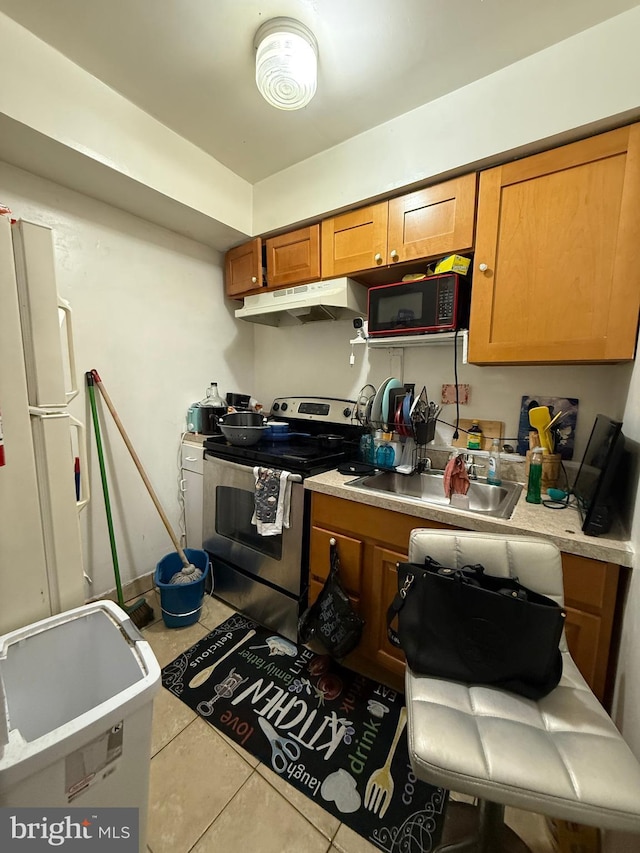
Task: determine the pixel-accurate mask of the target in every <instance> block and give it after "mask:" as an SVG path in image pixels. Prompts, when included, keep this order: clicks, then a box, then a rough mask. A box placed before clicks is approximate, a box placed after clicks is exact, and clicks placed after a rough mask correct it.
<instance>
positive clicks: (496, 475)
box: [487, 438, 502, 486]
mask: <svg viewBox="0 0 640 853" xmlns="http://www.w3.org/2000/svg"><path fill="white" fill-rule="evenodd" d="M501 482H502V479H501V478H500V440H499V439H497V438H494V439H493V441H492V442H491V451H490V453H489V471H488V473H487V483H491V485H492V486H499V485H500V483H501Z"/></svg>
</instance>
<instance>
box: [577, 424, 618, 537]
mask: <svg viewBox="0 0 640 853" xmlns="http://www.w3.org/2000/svg"><path fill="white" fill-rule="evenodd" d="M623 450H624V436H623V434H622V423H621V422H620V421H614V420H612V419H611V418H608V417H607V416H606V415H596V420H595V423H594V424H593V428H592V430H591V435H590V437H589V441H588V442H587V447H586V449H585V451H584V456H583V457H582V462H581V463H580V468H579V470H578V476H577V477H576V480H575V483H574V484H573V494H574V495H575V498H576V502H577V505H578V511H579V512H580V517H581V519H582V530H583V532H584V533H586V534H587V535H588V536H600V535H601V534H603V533H607V532H608V531H609V529H610V527H611V524H612V522H613V520H614V517H615V514H616V505H617V500H618V497H619V495H618V491H619V490H618V488H617V486H618V485H619V483H618V479H619V478H618V469H619V467H620V460H621V458H622V453H623Z"/></svg>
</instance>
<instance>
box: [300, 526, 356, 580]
mask: <svg viewBox="0 0 640 853" xmlns="http://www.w3.org/2000/svg"><path fill="white" fill-rule="evenodd" d="M332 537H333V538H334V539H335V540H336V542H337V546H338V557H339V558H340V580H341V581H342V585H343V586H344V588H345V591H346V592H348V593H349V594H350V595H354V596H358V595H359V594H360V584H361V577H362V542H361V541H360V540H359V539H352V538H351V537H349V536H344V535H343V534H340V533H335V532H333V531H332V530H323V529H322V528H320V527H316V525H315V524H314V525H313V527H312V528H311V542H310V545H309V574H310V577H311V579H312V580H313V579H315V580H317V581H319V582H321V583H322V582H324V581H325V580H326V579H327V578H328V577H329V570H330V568H331V563H330V548H329V541H330V540H331V538H332Z"/></svg>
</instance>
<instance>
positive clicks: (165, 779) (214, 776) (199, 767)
mask: <svg viewBox="0 0 640 853" xmlns="http://www.w3.org/2000/svg"><path fill="white" fill-rule="evenodd" d="M252 772H253V771H252V769H251V767H249V765H248V764H247V763H246V762H245V761H243V760H242V759H241V758H240V756H239V755H238V754H237V753H236V752H234V750H232V749H230V748H229V746H228V745H227V744H226V743H225V742H224V741H223V740H222V738H220V737H218V736H217V734H216V732H215V730H214V729H212V727H211V726H209V725H208V724H207V723H205V722H203V721H202V720H201V719H200V718H196V719H195V720H194V721H193V723H191V724H190V725H189V726H187V728H186V729H184V730H183V731H182V732H180V734H179V735H177V736H176V737H175V738H174V739H173V740H172V741H171V743H169V744H167V746H166V747H165V748H164V749H163V750H161V752H159V753H158V754H157V755H156V756H154V758H153V759H152V760H151V774H150V780H149V823H148V832H147V836H148V837H147V840H148V843H149V847H151V849H152V850H153V853H187V851H188V850H190V849H191V847H192V846H193V845H194V844H195V842H196V841H197V839H198V838H199V837H200V836H201V835H202V833H203V832H205V831H206V829H207V827H208V826H209V825H210V824H211V822H212V821H213V820H215V818H216V817H217V816H218V815H219V814H220V812H221V811H222V810H223V809H224V807H225V806H226V805H227V803H228V802H229V801H230V800H231V798H232V797H233V796H234V794H235V793H236V792H237V791H238V790H239V789H240V788H241V787H242V785H243V784H244V782H246V780H247V779H248V778H249V776H250V775H251V773H252ZM221 849H224V848H221ZM243 853H246V851H243Z"/></svg>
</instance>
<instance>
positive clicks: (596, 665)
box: [564, 607, 607, 702]
mask: <svg viewBox="0 0 640 853" xmlns="http://www.w3.org/2000/svg"><path fill="white" fill-rule="evenodd" d="M565 610H566V613H567V618H566V620H565V628H564V631H565V636H566V638H567V645H568V646H569V651H570V652H571V657H572V658H573V660H574V661H575V664H576V666H577V667H578V669H579V670H580V673H581V674H582V677H583V678H584V680H585V681H586V682H587V683H588V684H589V686H590V687H591V689H592V690H593V692H594V693H595V695H596V696H597V697H598V699H599V700H600V701H601V702H602V701H603V699H604V689H605V678H606V668H607V666H606V665H607V660H606V656H605V658H604V661H603V660H602V656H601V655H600V654H599V652H600V647H601V642H602V637H601V628H602V620H601V619H600V618H599V617H598V616H593V615H592V614H591V613H584V612H583V611H582V610H575V609H574V608H573V607H566V608H565Z"/></svg>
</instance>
